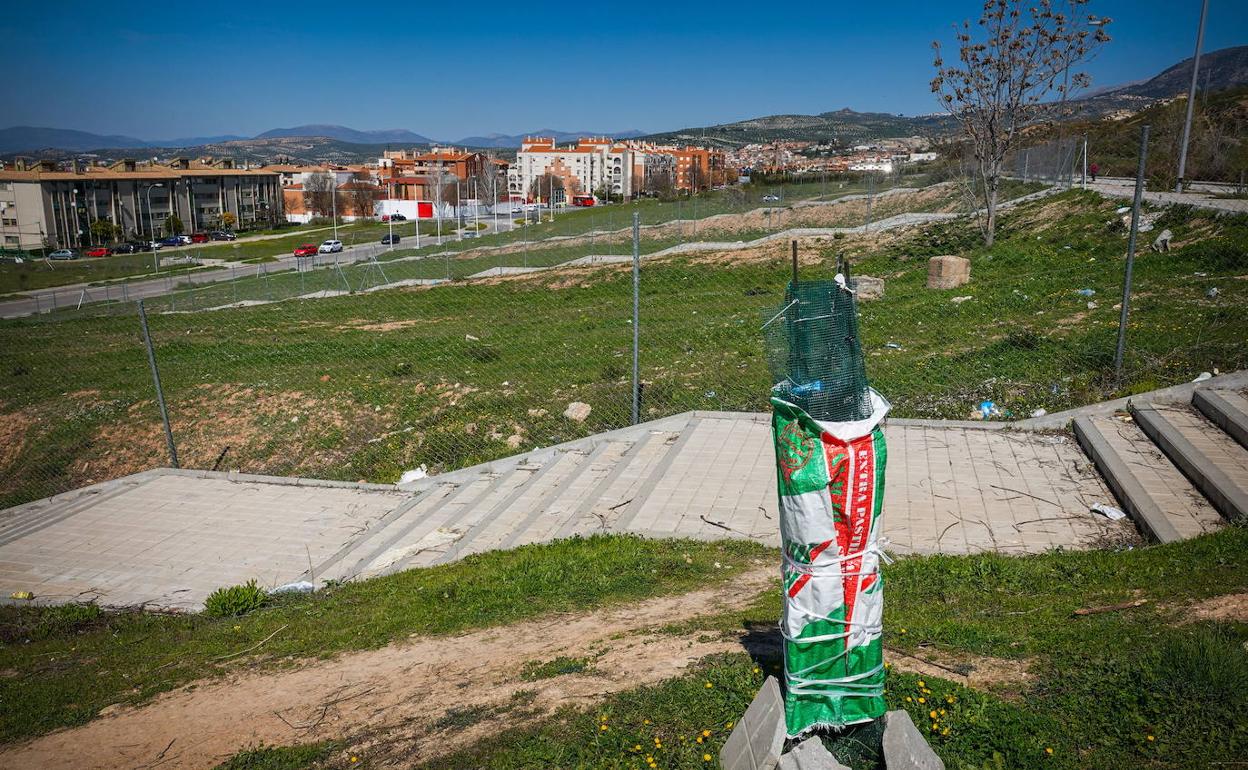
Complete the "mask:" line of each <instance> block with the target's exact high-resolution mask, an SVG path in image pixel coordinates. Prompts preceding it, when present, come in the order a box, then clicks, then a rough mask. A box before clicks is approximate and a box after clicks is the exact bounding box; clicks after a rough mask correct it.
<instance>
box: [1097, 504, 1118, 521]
mask: <svg viewBox="0 0 1248 770" xmlns="http://www.w3.org/2000/svg"><path fill="white" fill-rule="evenodd" d="M1092 512H1093V513H1099V514H1101V515H1102V516H1104V517H1105V518H1107V519H1109V520H1110V521H1118V520H1119V519H1125V518H1127V514H1125V513H1123V512H1122V509H1121V508H1115V507H1114V506H1112V505H1106V504H1105V503H1097V504H1096V505H1094V506H1092Z"/></svg>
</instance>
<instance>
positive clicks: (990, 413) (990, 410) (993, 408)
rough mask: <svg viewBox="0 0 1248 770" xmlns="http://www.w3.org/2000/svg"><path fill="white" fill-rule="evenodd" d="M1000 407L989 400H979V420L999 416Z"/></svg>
mask: <svg viewBox="0 0 1248 770" xmlns="http://www.w3.org/2000/svg"><path fill="white" fill-rule="evenodd" d="M1000 416H1001V408H1000V407H998V406H997V405H996V404H994V403H993V402H991V401H981V402H980V403H979V417H980V419H981V420H987V419H989V418H992V417H1000Z"/></svg>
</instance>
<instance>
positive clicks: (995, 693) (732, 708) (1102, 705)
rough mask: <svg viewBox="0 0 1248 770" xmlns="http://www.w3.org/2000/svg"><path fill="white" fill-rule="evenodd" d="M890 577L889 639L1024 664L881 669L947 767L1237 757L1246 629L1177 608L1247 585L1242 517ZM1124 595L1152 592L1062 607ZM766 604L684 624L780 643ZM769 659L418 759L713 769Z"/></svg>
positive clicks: (891, 569) (958, 561) (570, 711)
mask: <svg viewBox="0 0 1248 770" xmlns="http://www.w3.org/2000/svg"><path fill="white" fill-rule="evenodd" d="M884 574H885V580H886V583H885V586H886V587H885V597H886V598H885V624H884V629H885V631H884V633H885V644H886V646H887V647H889V648H893V649H900V650H904V651H906V652H909V653H912V654H915V655H919V656H924V655H928V654H930V653H931V652H932V651H934V650H937V651H942V652H944V653H947V654H952V655H955V656H965V659H966V660H967V661H968V662H969V663H970V664H972V665H973V664H974V657H973V655H981V654H991V655H994V656H997V657H1006V658H1019V659H1026V660H1028V661H1029V662H1030V665H1029V672H1030V674H1031V677H1032V678H1031V679H1030V680H1027V681H1025V682H1005V683H1003V684H1001V685H1000V686H998V687H994V688H989V689H987V690H973V689H968V688H966V687H963V686H960V685H958V684H956V683H954V682H952V681H948V680H945V679H940V678H935V677H930V676H916V675H913V674H907V673H901V672H899V671H896V670H890V672H889V674H888V678H887V683H886V698H887V701H888V704H889V708H904V709H906V710H907V711H909V712H910V713H911V715H912V717H913V718H914V720H915V723H916V724H917V725H918V726H919V727H920V729H922V730H923V731H924V732H925V733H926V734H928V735H929V737H930V740H931V742H932V743H933V745H934V747H935V748H936V750H937V751H938V753H940V755H941V756H942V758H943V759H944V761H945V765H946V767H949V768H951V770H969V769H971V768H976V769H979V768H1019V770H1023V769H1025V768H1037V767H1052V768H1064V769H1072V770H1073V769H1074V768H1093V769H1099V768H1104V769H1105V770H1116V769H1117V768H1124V767H1156V768H1188V767H1210V766H1216V763H1217V762H1230V763H1232V764H1234V763H1243V762H1245V761H1248V722H1245V720H1244V719H1243V713H1244V709H1245V708H1248V658H1246V657H1245V655H1244V645H1245V643H1248V624H1244V623H1231V622H1228V623H1214V622H1194V623H1187V622H1185V621H1186V620H1188V618H1187V613H1186V612H1185V605H1187V604H1188V603H1190V602H1193V601H1198V600H1201V599H1205V598H1208V597H1211V596H1217V595H1222V594H1226V593H1234V592H1242V591H1244V590H1246V589H1248V530H1245V529H1243V528H1239V527H1233V528H1229V529H1227V530H1225V531H1223V532H1221V533H1218V534H1214V535H1209V536H1205V537H1201V538H1198V539H1196V540H1191V541H1187V542H1183V543H1177V544H1172V545H1166V546H1157V547H1151V548H1144V549H1139V550H1134V551H1119V552H1111V551H1090V552H1062V551H1055V552H1051V553H1047V554H1043V555H1039V556H1031V557H1021V558H1020V557H1002V556H995V555H984V556H966V557H951V556H934V557H908V558H904V559H901V560H899V561H898V562H897V563H895V564H893V565H891V566H888V567H885V571H884ZM1124 597H1129V598H1143V599H1147V600H1148V603H1147V604H1145V605H1144V606H1142V607H1140V608H1137V609H1133V610H1129V611H1123V612H1111V613H1102V614H1097V615H1089V616H1086V617H1073V616H1072V612H1073V611H1074V610H1076V609H1078V608H1080V607H1087V606H1096V605H1102V604H1106V603H1112V602H1115V601H1121V600H1122V599H1123V598H1124ZM778 612H779V589H778V587H777V588H776V590H775V591H773V592H769V593H768V594H766V595H764V596H762V597H760V598H759V600H757V601H756V602H754V603H752V604H751V605H749V606H746V607H742V608H738V609H737V610H734V611H731V612H727V613H722V614H719V615H712V616H708V617H705V618H694V619H691V620H689V621H687V622H686V624H685V625H686V627H685V628H683V629H681V630H680V633H685V634H692V633H697V632H699V631H701V632H703V633H708V634H719V633H735V632H739V631H745V632H747V637H746V639H747V640H749V639H753V640H754V641H755V642H756V644H755V645H754V646H753V649H756V650H763V651H766V650H774V649H775V648H774V647H771V646H768V645H766V644H762V643H761V642H762V641H763V639H766V638H774V637H775V634H776V632H775V628H774V625H775V621H776V618H777V617H778ZM773 655H774V653H770V652H760V653H758V654H757V657H755V658H751V657H750V656H749V655H747V654H745V653H737V654H731V655H725V656H720V657H714V658H710V659H708V660H706V661H703V663H702V665H701V666H700V667H698V668H697V669H695V670H694V671H691V672H690V673H689V674H687V675H686V676H683V677H680V678H677V679H674V680H670V681H667V682H663V683H660V684H657V685H654V686H649V687H644V688H638V689H634V690H630V691H627V692H624V693H620V694H618V695H613V696H610V697H608V698H606V699H604V700H603V701H602V702H601V703H599V704H597V705H596V706H595V707H593V708H590V709H574V708H565V709H563V710H561V711H559V712H558V713H556V714H554V715H553V716H550V717H548V718H545V719H542V720H541V721H539V722H537V723H529V724H526V725H522V726H518V727H514V728H512V729H510V730H506V731H504V732H502V733H501V734H497V735H493V736H491V738H490V739H489V740H488V741H485V742H482V743H481V744H479V745H476V746H473V747H471V748H469V749H466V750H463V751H460V752H457V753H454V754H451V755H449V756H445V757H441V758H438V759H436V760H433V761H431V762H428V763H427V764H426V765H424V766H423V767H426V768H460V767H474V768H499V769H502V768H537V767H564V768H572V767H577V768H581V767H584V768H634V767H642V766H644V762H645V757H646V756H647V755H650V756H653V757H654V758H655V760H656V763H657V764H658V766H660V767H663V768H704V767H707V766H708V764H710V765H711V766H713V764H712V763H707V762H706V761H704V759H703V755H704V754H708V753H709V754H710V755H711V756H712V757H713V758H717V757H718V751H719V748H720V747H721V746H722V744H723V742H724V740H725V739H726V738H727V736H728V733H729V732H730V731H729V729H728V727H727V724H728V723H729V722H733V721H735V720H736V719H738V718H739V717H740V715H741V713H742V712H743V711H744V710H745V707H746V706H747V705H748V703H749V701H750V699H751V698H752V697H753V696H754V693H755V692H756V691H757V689H758V686H759V685H760V683H761V682H762V678H763V677H764V676H765V675H767V674H775V673H777V672H778V670H779V669H778V666H779V660H777V659H776V658H775V657H772V656H773ZM887 657H888V654H887V653H886V659H887ZM708 683H709V684H710V685H711V686H710V687H709V688H708V687H707V684H708ZM919 698H923V699H924V701H925V702H924V703H919V701H918V699H919ZM931 710H936V712H937V717H936V719H935V720H933V719H932V718H931V717H930V716H929V713H928V712H929V711H931ZM942 710H943V713H942ZM647 720H649V722H648V723H647ZM933 721H934V722H935V723H936V725H937V727H936V729H935V730H932V728H931V725H932V723H933ZM604 724H605V725H606V726H607V728H608V729H606V730H603V729H602V728H601V725H604ZM704 730H706V731H709V732H710V735H709V736H707V737H705V738H704V741H703V743H701V744H699V743H698V742H697V741H696V737H697V736H699V735H702V731H704ZM946 730H947V731H948V732H946ZM1149 736H1153V739H1152V740H1149ZM655 738H658V739H659V742H660V743H661V744H662V747H661V748H656V747H655V743H654V740H655ZM833 745H834V751H843V750H845V748H846V747H844V746H841V747H840V748H836V747H835V746H836V744H833ZM635 746H640V747H641V751H635V750H634V747H635ZM1046 749H1052V750H1053V753H1052V754H1051V755H1050V754H1048V753H1047V752H1046ZM857 753H859V754H861V752H857ZM865 767H871V765H870V764H855V770H862V768H865Z"/></svg>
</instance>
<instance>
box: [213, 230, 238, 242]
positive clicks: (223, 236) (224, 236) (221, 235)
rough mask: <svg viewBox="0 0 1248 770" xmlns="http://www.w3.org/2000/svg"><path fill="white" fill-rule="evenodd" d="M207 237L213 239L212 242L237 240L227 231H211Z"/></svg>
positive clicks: (235, 236)
mask: <svg viewBox="0 0 1248 770" xmlns="http://www.w3.org/2000/svg"><path fill="white" fill-rule="evenodd" d="M208 237H209V238H211V239H213V240H214V241H233V240H236V239H237V238H238V236H237V235H235V234H234V233H231V232H230V231H228V230H213V231H212V232H210V233H208Z"/></svg>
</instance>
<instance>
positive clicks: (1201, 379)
mask: <svg viewBox="0 0 1248 770" xmlns="http://www.w3.org/2000/svg"><path fill="white" fill-rule="evenodd" d="M1211 379H1213V375H1212V374H1210V373H1209V372H1201V373H1200V374H1198V375H1196V379H1194V380H1192V382H1204V381H1205V380H1211Z"/></svg>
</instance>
